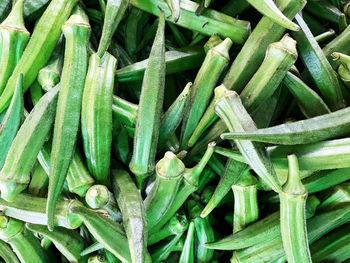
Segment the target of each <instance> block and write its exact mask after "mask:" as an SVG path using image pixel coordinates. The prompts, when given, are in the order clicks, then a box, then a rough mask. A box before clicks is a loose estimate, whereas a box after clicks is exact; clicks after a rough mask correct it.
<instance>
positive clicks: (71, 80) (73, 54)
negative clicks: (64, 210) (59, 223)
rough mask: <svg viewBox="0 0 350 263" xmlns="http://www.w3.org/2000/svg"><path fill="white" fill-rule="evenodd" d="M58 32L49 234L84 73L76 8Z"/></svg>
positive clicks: (83, 37) (82, 28)
mask: <svg viewBox="0 0 350 263" xmlns="http://www.w3.org/2000/svg"><path fill="white" fill-rule="evenodd" d="M62 31H63V34H64V36H65V38H66V46H65V57H64V65H63V69H62V77H61V83H60V92H59V96H58V102H57V111H56V118H55V125H54V132H53V141H52V150H51V157H50V159H51V162H50V174H49V193H48V201H47V214H48V226H49V228H50V229H51V230H52V229H53V218H54V215H53V214H54V211H55V205H56V201H57V199H58V196H59V194H60V193H61V191H62V187H63V184H64V181H65V179H66V174H67V171H68V167H69V164H70V162H71V159H72V155H73V151H74V145H75V140H76V137H77V133H78V128H79V120H80V111H81V101H82V95H83V89H84V82H85V75H86V69H87V45H88V38H89V33H90V25H89V22H88V18H87V16H86V14H85V13H84V11H83V10H82V8H81V7H79V6H77V7H76V9H75V11H74V12H73V14H72V16H71V17H70V18H69V19H68V20H67V21H66V22H65V24H64V25H63V26H62ZM110 107H111V105H110Z"/></svg>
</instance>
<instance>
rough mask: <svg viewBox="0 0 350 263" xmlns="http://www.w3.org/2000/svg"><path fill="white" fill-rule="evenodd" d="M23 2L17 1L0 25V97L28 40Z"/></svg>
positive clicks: (21, 0) (22, 0)
mask: <svg viewBox="0 0 350 263" xmlns="http://www.w3.org/2000/svg"><path fill="white" fill-rule="evenodd" d="M23 2H24V0H20V1H17V2H16V4H15V5H14V6H13V8H12V11H11V13H10V14H9V16H8V17H7V18H6V19H5V21H4V22H2V23H1V24H0V95H1V93H2V92H3V90H4V88H5V86H6V83H7V81H8V79H9V78H10V76H11V74H12V71H13V69H14V68H15V66H16V64H17V63H18V61H19V59H20V58H21V56H22V53H23V50H24V48H25V46H26V44H27V42H28V40H29V32H28V31H27V29H26V28H25V26H24V21H23Z"/></svg>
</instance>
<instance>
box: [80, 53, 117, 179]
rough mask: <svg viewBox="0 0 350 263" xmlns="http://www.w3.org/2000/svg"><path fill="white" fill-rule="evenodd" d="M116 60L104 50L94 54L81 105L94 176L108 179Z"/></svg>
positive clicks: (83, 131)
mask: <svg viewBox="0 0 350 263" xmlns="http://www.w3.org/2000/svg"><path fill="white" fill-rule="evenodd" d="M116 67H117V60H116V59H115V58H114V57H113V56H112V55H110V54H108V53H105V54H104V56H103V57H102V58H100V57H99V55H98V54H97V53H95V54H93V55H91V57H90V62H89V70H88V73H87V76H86V80H85V87H84V92H83V98H82V107H81V130H82V137H83V144H84V152H85V156H86V160H87V163H88V167H89V170H90V172H91V174H92V176H93V177H94V178H95V179H96V181H97V182H98V183H103V184H108V183H109V180H108V178H109V168H110V152H111V145H112V95H113V88H114V73H115V69H116Z"/></svg>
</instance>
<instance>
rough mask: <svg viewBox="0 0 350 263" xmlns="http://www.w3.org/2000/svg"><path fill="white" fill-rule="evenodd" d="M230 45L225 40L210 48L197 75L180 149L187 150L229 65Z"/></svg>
mask: <svg viewBox="0 0 350 263" xmlns="http://www.w3.org/2000/svg"><path fill="white" fill-rule="evenodd" d="M231 45H232V41H231V39H229V38H226V39H225V40H224V41H223V42H221V43H220V44H219V45H217V46H215V47H213V48H211V49H210V50H209V51H208V53H207V55H206V57H205V60H204V62H203V64H202V66H201V68H200V69H199V71H198V73H197V76H196V79H195V80H194V83H193V86H192V87H191V90H190V95H189V101H188V104H187V107H186V108H185V112H184V118H183V121H182V127H181V139H180V141H181V148H182V149H187V148H188V141H189V139H190V137H191V135H192V134H193V132H194V130H195V128H196V126H197V124H198V123H199V121H200V119H201V117H202V115H203V113H204V111H205V108H206V106H207V103H208V101H209V99H210V96H211V95H212V91H213V89H214V87H215V85H216V82H217V81H218V79H219V77H220V75H221V73H222V71H223V70H224V69H225V67H226V66H227V65H228V63H229V60H230V57H229V50H230V48H231Z"/></svg>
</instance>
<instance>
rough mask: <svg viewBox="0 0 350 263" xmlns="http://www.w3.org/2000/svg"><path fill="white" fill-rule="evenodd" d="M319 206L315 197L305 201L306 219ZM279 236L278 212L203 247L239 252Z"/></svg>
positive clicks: (311, 215)
mask: <svg viewBox="0 0 350 263" xmlns="http://www.w3.org/2000/svg"><path fill="white" fill-rule="evenodd" d="M319 204H320V201H319V200H318V199H317V197H316V196H310V197H309V198H308V199H307V202H306V219H308V218H311V217H313V216H314V214H315V211H316V208H317V207H318V206H319ZM280 235H281V231H280V213H279V211H278V212H275V213H273V214H270V215H269V216H267V217H265V218H263V219H261V220H259V221H256V222H255V223H253V224H251V225H249V226H247V227H246V228H244V229H243V230H241V231H239V232H236V233H233V234H232V235H229V236H227V237H224V238H223V239H221V240H218V241H216V242H213V243H208V244H206V245H205V246H206V247H208V248H210V249H219V250H240V249H243V248H247V247H253V246H255V245H257V244H259V243H264V242H265V240H266V239H267V237H268V238H269V239H271V240H272V239H275V238H277V237H280Z"/></svg>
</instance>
